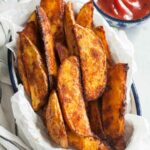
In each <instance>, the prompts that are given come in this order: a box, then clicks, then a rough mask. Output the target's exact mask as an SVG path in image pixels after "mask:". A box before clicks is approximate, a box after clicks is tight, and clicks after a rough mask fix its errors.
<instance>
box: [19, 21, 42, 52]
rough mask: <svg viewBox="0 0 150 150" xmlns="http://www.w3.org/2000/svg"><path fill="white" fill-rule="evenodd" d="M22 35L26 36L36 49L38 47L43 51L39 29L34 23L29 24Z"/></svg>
mask: <svg viewBox="0 0 150 150" xmlns="http://www.w3.org/2000/svg"><path fill="white" fill-rule="evenodd" d="M21 33H23V34H25V35H26V36H27V37H28V38H29V39H30V40H31V42H32V43H33V44H34V45H35V46H36V47H38V50H41V45H40V44H41V43H40V39H39V35H38V31H37V27H36V25H35V23H34V22H33V21H32V22H29V23H27V24H26V26H25V28H24V30H23V31H22V32H21Z"/></svg>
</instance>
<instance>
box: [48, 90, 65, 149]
mask: <svg viewBox="0 0 150 150" xmlns="http://www.w3.org/2000/svg"><path fill="white" fill-rule="evenodd" d="M46 126H47V129H48V133H49V135H50V137H51V138H52V139H53V141H54V142H56V143H57V144H59V145H60V146H61V147H63V148H67V147H68V139H67V133H66V128H65V124H64V120H63V116H62V113H61V109H60V105H59V101H58V97H57V93H56V91H55V90H53V91H52V92H51V94H50V97H49V101H48V104H47V107H46Z"/></svg>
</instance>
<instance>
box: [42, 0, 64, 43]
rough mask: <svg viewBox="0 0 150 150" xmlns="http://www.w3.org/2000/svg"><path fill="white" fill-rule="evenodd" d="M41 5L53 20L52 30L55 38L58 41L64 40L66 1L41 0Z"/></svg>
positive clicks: (51, 20)
mask: <svg viewBox="0 0 150 150" xmlns="http://www.w3.org/2000/svg"><path fill="white" fill-rule="evenodd" d="M40 6H41V7H42V8H43V9H44V11H45V12H46V14H47V16H48V18H49V21H50V22H51V32H52V35H53V36H54V40H55V41H57V42H61V41H64V31H63V18H64V2H63V0H41V3H40Z"/></svg>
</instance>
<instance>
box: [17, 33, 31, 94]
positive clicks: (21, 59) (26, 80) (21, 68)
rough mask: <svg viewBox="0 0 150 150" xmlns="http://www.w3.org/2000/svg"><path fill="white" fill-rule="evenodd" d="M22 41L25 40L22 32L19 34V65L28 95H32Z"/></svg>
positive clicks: (20, 74)
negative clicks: (24, 61)
mask: <svg viewBox="0 0 150 150" xmlns="http://www.w3.org/2000/svg"><path fill="white" fill-rule="evenodd" d="M22 42H23V37H22V35H21V34H19V38H18V41H17V67H18V72H19V77H20V79H21V81H22V83H23V85H24V89H25V92H26V94H27V95H28V96H30V87H29V83H28V79H27V74H26V71H25V66H24V63H23V58H22V53H23V48H22Z"/></svg>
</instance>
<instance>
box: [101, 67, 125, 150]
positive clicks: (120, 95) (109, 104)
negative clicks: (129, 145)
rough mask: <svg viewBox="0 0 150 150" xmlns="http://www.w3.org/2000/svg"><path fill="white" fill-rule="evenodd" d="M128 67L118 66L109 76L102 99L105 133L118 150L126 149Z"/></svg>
mask: <svg viewBox="0 0 150 150" xmlns="http://www.w3.org/2000/svg"><path fill="white" fill-rule="evenodd" d="M126 76H127V65H126V64H116V65H114V66H113V68H111V70H110V72H109V75H108V83H107V88H106V91H105V92H104V95H103V98H102V118H103V119H102V124H103V128H104V133H105V135H106V136H107V138H108V140H109V142H110V144H111V145H112V146H113V147H115V149H116V150H123V149H124V148H125V141H124V132H125V120H124V109H125V95H126Z"/></svg>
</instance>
